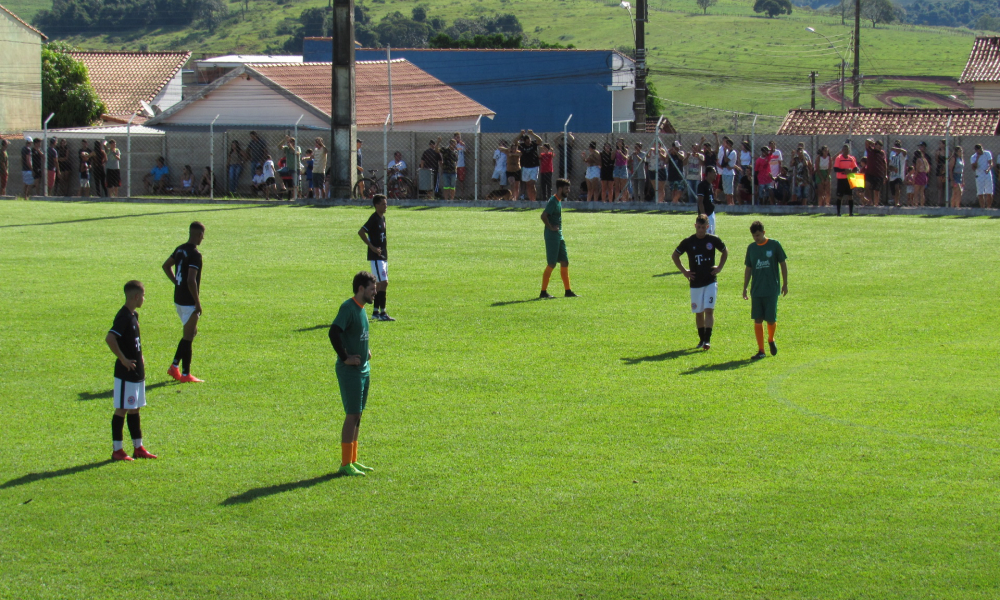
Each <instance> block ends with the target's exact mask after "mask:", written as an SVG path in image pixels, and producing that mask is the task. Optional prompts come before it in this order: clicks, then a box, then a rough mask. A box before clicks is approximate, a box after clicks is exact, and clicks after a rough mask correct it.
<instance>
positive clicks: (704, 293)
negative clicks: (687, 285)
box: [691, 283, 719, 314]
mask: <svg viewBox="0 0 1000 600" xmlns="http://www.w3.org/2000/svg"><path fill="white" fill-rule="evenodd" d="M718 293H719V284H718V283H710V284H708V285H706V286H705V287H700V288H691V312H693V313H694V314H698V313H700V312H705V309H706V308H712V309H714V308H715V297H716V296H717V295H718Z"/></svg>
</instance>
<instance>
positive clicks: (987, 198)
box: [969, 144, 993, 208]
mask: <svg viewBox="0 0 1000 600" xmlns="http://www.w3.org/2000/svg"><path fill="white" fill-rule="evenodd" d="M969 164H971V165H972V168H973V170H974V171H975V173H976V197H977V198H979V208H993V154H992V153H991V152H990V151H989V150H986V151H984V150H983V145H982V144H976V151H975V153H973V155H972V158H970V159H969Z"/></svg>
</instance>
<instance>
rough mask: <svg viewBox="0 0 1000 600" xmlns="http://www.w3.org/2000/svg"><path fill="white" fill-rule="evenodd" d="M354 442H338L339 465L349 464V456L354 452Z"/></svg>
mask: <svg viewBox="0 0 1000 600" xmlns="http://www.w3.org/2000/svg"><path fill="white" fill-rule="evenodd" d="M353 449H354V444H344V443H343V442H342V443H341V444H340V466H342V467H343V466H345V465H349V464H351V456H352V455H353V453H354V450H353Z"/></svg>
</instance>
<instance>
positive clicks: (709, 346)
mask: <svg viewBox="0 0 1000 600" xmlns="http://www.w3.org/2000/svg"><path fill="white" fill-rule="evenodd" d="M702 348H704V349H705V350H711V349H712V344H710V343H708V342H705V345H704V346H702Z"/></svg>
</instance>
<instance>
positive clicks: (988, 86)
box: [972, 83, 1000, 108]
mask: <svg viewBox="0 0 1000 600" xmlns="http://www.w3.org/2000/svg"><path fill="white" fill-rule="evenodd" d="M972 107H973V108H1000V83H976V84H975V85H974V86H973V92H972Z"/></svg>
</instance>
